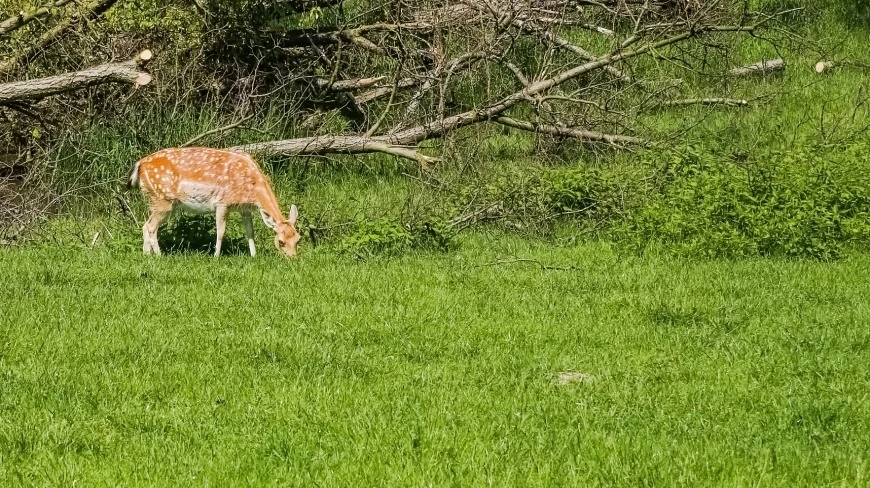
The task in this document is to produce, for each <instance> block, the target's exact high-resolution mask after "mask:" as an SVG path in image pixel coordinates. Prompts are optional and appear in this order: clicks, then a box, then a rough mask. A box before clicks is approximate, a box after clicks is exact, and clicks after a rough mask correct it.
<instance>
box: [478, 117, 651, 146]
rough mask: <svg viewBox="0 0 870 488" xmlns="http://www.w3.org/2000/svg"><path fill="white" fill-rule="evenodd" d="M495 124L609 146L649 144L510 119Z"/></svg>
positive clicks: (631, 139)
mask: <svg viewBox="0 0 870 488" xmlns="http://www.w3.org/2000/svg"><path fill="white" fill-rule="evenodd" d="M494 120H495V121H496V122H498V123H499V124H502V125H506V126H508V127H512V128H514V129H519V130H524V131H528V132H536V133H538V134H549V135H553V136H564V137H573V138H575V139H580V140H582V141H588V142H604V143H607V144H611V145H625V144H632V145H641V146H646V145H649V143H648V142H647V141H645V140H643V139H640V138H637V137H632V136H624V135H618V134H603V133H601V132H595V131H589V130H580V129H572V128H570V127H558V126H555V125H546V124H538V123H536V122H528V121H525V120H516V119H513V118H510V117H496V118H495V119H494Z"/></svg>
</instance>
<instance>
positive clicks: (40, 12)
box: [0, 0, 73, 36]
mask: <svg viewBox="0 0 870 488" xmlns="http://www.w3.org/2000/svg"><path fill="white" fill-rule="evenodd" d="M72 1H73V0H57V1H55V2H54V3H52V4H51V5H45V6H42V7H36V8H33V9H30V10H28V11H26V12H25V11H21V12H19V13H18V14H16V15H12V16H10V17H9V18H8V19H6V20H4V21H3V22H0V36H4V35H6V34H9V33H10V32H13V31H15V30H18V29H20V28H22V27H24V26H25V25H27V24H29V23H30V22H32V21H34V20H36V19H38V18H40V17H45V16H46V15H48V14H50V13H51V10H52V9H55V8H60V7H63V6H64V5H66V4H68V3H70V2H72Z"/></svg>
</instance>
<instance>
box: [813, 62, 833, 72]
mask: <svg viewBox="0 0 870 488" xmlns="http://www.w3.org/2000/svg"><path fill="white" fill-rule="evenodd" d="M833 67H834V62H833V61H825V60H824V59H823V60H821V61H819V62H818V63H816V66H815V70H816V73H818V74H822V73H824V72H825V71H828V70H830V69H831V68H833Z"/></svg>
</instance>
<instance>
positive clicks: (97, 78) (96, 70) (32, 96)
mask: <svg viewBox="0 0 870 488" xmlns="http://www.w3.org/2000/svg"><path fill="white" fill-rule="evenodd" d="M151 57H152V54H151V51H149V50H147V49H146V50H145V51H142V52H141V53H139V55H138V56H136V57H135V58H133V59H131V60H129V61H124V62H121V63H108V64H102V65H100V66H95V67H93V68H88V69H84V70H82V71H75V72H72V73H65V74H62V75H56V76H49V77H47V78H38V79H35V80H26V81H15V82H12V83H4V84H0V106H7V105H10V104H14V103H16V102H20V101H23V100H40V99H43V98H45V97H50V96H52V95H59V94H61V93H67V92H70V91H74V90H79V89H82V88H85V87H88V86H93V85H99V84H103V83H132V84H133V85H135V86H142V85H147V84H148V83H151V75H150V74H149V73H148V72H147V71H144V69H143V68H144V67H145V65H146V64H148V62H149V61H150V60H151Z"/></svg>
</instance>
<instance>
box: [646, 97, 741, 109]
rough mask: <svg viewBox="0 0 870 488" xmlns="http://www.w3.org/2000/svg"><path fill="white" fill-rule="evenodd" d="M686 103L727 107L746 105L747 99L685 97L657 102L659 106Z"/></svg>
mask: <svg viewBox="0 0 870 488" xmlns="http://www.w3.org/2000/svg"><path fill="white" fill-rule="evenodd" d="M686 105H725V106H728V107H747V106H749V100H739V99H736V98H687V99H685V100H669V101H667V102H662V103H660V104H659V106H661V107H678V106H680V107H681V106H686Z"/></svg>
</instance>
